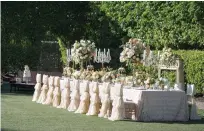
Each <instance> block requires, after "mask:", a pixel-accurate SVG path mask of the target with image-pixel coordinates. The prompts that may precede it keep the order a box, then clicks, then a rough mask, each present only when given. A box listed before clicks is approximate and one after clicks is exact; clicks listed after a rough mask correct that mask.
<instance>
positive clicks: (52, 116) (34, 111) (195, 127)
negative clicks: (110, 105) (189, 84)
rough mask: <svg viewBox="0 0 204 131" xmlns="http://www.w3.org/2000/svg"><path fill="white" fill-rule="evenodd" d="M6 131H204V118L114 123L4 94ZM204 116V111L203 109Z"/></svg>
mask: <svg viewBox="0 0 204 131" xmlns="http://www.w3.org/2000/svg"><path fill="white" fill-rule="evenodd" d="M1 99H2V118H1V129H2V130H4V131H31V130H32V131H164V130H165V131H204V119H202V120H201V121H190V122H182V123H178V122H166V123H165V122H164V123H161V122H155V123H153V122H131V121H118V122H112V121H109V120H107V119H102V118H98V117H93V116H92V117H91V116H86V115H81V114H74V113H72V112H68V111H67V110H63V109H57V108H54V107H50V106H45V105H41V104H37V103H34V102H31V99H32V94H31V93H30V94H27V95H26V93H17V94H16V93H2V94H1ZM199 114H200V115H202V117H204V110H199Z"/></svg>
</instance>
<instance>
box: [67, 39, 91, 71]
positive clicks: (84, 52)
mask: <svg viewBox="0 0 204 131" xmlns="http://www.w3.org/2000/svg"><path fill="white" fill-rule="evenodd" d="M94 51H95V43H94V42H91V41H90V40H80V41H79V42H78V41H76V42H75V43H74V45H73V47H72V49H71V53H72V58H73V61H74V62H75V63H76V64H81V68H82V69H83V63H84V62H86V61H89V60H91V59H92V57H93V56H94Z"/></svg>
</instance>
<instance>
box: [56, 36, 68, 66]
mask: <svg viewBox="0 0 204 131" xmlns="http://www.w3.org/2000/svg"><path fill="white" fill-rule="evenodd" d="M57 40H58V43H59V47H60V48H59V50H60V53H61V61H62V62H63V64H64V65H66V64H67V53H66V49H67V48H66V46H65V44H64V43H63V42H62V39H61V38H59V37H58V38H57Z"/></svg>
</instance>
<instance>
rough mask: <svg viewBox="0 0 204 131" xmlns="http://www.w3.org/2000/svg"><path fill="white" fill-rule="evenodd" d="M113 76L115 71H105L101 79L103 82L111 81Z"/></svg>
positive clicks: (114, 76)
mask: <svg viewBox="0 0 204 131" xmlns="http://www.w3.org/2000/svg"><path fill="white" fill-rule="evenodd" d="M115 78H116V72H115V71H110V72H106V73H105V74H104V75H103V77H102V78H101V80H102V81H103V82H113V81H114V79H115Z"/></svg>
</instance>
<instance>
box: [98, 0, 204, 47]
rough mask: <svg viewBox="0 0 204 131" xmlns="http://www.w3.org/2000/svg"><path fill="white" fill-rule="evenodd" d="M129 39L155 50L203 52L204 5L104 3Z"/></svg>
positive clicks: (102, 8)
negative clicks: (195, 50)
mask: <svg viewBox="0 0 204 131" xmlns="http://www.w3.org/2000/svg"><path fill="white" fill-rule="evenodd" d="M99 7H100V9H101V10H102V11H104V12H105V13H106V15H107V16H109V17H110V18H111V19H112V20H113V21H115V22H117V23H118V25H120V27H121V28H122V29H123V31H125V32H127V33H128V36H129V37H136V38H140V39H142V40H144V41H145V42H146V43H147V44H149V45H151V46H152V47H154V48H158V49H162V48H163V47H164V46H168V47H171V48H173V49H191V48H194V49H195V48H196V49H199V48H204V22H203V19H204V15H203V12H204V6H203V2H186V1H185V2H171V1H168V2H123V1H120V2H101V4H100V5H99Z"/></svg>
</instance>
